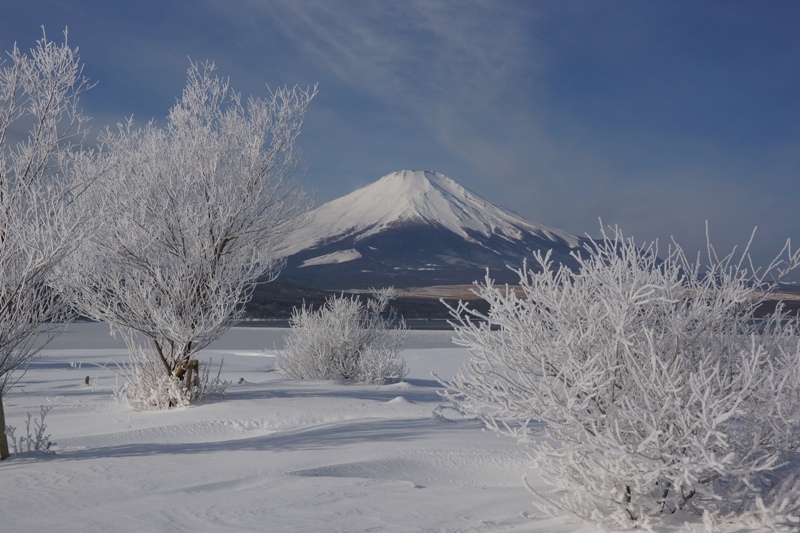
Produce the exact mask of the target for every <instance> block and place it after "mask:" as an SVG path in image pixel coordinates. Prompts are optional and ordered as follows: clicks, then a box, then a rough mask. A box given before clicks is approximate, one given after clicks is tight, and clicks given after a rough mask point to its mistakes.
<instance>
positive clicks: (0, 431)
mask: <svg viewBox="0 0 800 533" xmlns="http://www.w3.org/2000/svg"><path fill="white" fill-rule="evenodd" d="M9 455H11V454H10V453H9V451H8V438H7V437H6V415H5V412H4V411H3V393H2V392H0V461H2V460H3V459H5V458H7V457H8V456H9Z"/></svg>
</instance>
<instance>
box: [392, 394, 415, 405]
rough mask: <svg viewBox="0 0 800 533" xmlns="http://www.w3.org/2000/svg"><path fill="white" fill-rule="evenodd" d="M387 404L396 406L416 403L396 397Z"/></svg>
mask: <svg viewBox="0 0 800 533" xmlns="http://www.w3.org/2000/svg"><path fill="white" fill-rule="evenodd" d="M386 403H391V404H395V405H407V404H412V403H414V402H412V401H411V400H408V399H406V398H404V397H403V396H395V397H394V398H392V399H391V400H389V401H388V402H386Z"/></svg>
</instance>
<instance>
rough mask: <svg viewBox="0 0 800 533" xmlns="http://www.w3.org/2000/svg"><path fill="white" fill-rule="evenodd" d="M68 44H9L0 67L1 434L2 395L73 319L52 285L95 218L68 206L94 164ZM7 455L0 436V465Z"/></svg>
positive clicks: (82, 86) (78, 70)
mask: <svg viewBox="0 0 800 533" xmlns="http://www.w3.org/2000/svg"><path fill="white" fill-rule="evenodd" d="M66 37H67V34H66V32H65V33H64V43H63V44H57V43H54V42H52V41H48V40H47V37H46V36H43V37H42V38H41V39H40V40H39V41H38V42H37V45H36V47H35V48H33V49H32V50H31V51H30V53H29V54H24V53H22V52H21V51H20V50H19V49H18V48H17V47H16V46H15V47H14V49H13V50H12V51H11V52H10V53H9V54H8V55H9V60H8V62H7V63H0V429H2V428H4V427H5V422H4V416H3V407H2V405H3V404H2V401H3V396H4V395H5V394H6V393H7V392H8V391H9V390H10V389H11V387H12V386H13V385H14V383H15V382H16V381H17V380H18V379H19V378H20V376H21V375H22V372H17V373H15V372H14V371H15V370H18V369H24V368H25V367H26V366H27V364H28V362H29V361H30V360H31V358H32V357H33V356H34V355H36V354H37V353H38V352H39V351H40V350H41V348H42V347H43V346H44V345H45V344H46V341H47V340H49V338H51V337H52V335H54V334H55V333H57V332H58V331H59V330H60V329H61V327H62V325H63V321H65V320H67V319H68V318H69V317H70V316H71V312H70V310H69V307H68V306H67V305H66V304H65V302H64V300H63V299H61V298H59V297H58V296H57V295H56V293H55V292H54V291H53V289H52V287H51V285H50V282H51V280H52V274H53V271H54V269H55V268H56V267H57V265H58V264H59V263H60V262H61V261H62V260H63V259H64V258H65V257H67V256H68V255H69V254H70V253H71V252H72V251H73V250H74V249H75V248H76V247H77V246H78V245H79V244H80V242H81V241H82V239H83V238H84V237H85V236H86V234H87V231H88V228H89V224H88V223H87V220H88V219H89V217H90V216H91V214H92V213H94V212H95V210H94V209H90V210H78V209H76V208H75V204H74V200H75V199H76V198H78V197H80V196H81V195H82V194H83V192H84V191H85V188H86V187H87V186H88V184H89V183H90V182H91V180H92V176H93V174H92V173H85V172H75V171H73V169H74V167H76V166H78V167H80V166H83V165H84V163H85V162H86V161H88V160H91V158H92V154H90V153H87V152H84V151H82V150H81V143H82V142H83V139H84V134H85V128H84V124H85V122H86V120H88V119H87V117H85V116H84V115H83V114H82V113H81V111H80V109H79V107H78V99H79V96H80V94H81V93H83V92H84V91H85V90H87V89H88V88H89V87H90V84H89V82H88V81H87V79H86V78H84V77H83V74H82V66H81V64H80V61H79V58H78V54H77V49H73V48H70V47H69V45H68V44H67V38H66ZM97 169H98V170H99V169H100V167H97ZM40 334H44V335H42V336H40ZM8 453H9V450H8V445H7V440H6V437H5V434H4V433H2V432H0V459H5V458H6V457H7V456H8Z"/></svg>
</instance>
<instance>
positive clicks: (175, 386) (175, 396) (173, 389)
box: [115, 334, 230, 411]
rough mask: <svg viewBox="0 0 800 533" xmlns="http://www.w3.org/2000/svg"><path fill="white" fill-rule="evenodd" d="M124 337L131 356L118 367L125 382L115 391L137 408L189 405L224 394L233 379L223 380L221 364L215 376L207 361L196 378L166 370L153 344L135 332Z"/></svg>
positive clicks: (141, 409) (120, 399)
mask: <svg viewBox="0 0 800 533" xmlns="http://www.w3.org/2000/svg"><path fill="white" fill-rule="evenodd" d="M123 338H124V340H125V343H126V344H127V345H128V350H129V354H130V359H129V360H128V361H127V362H126V363H124V364H122V365H120V366H119V368H120V372H121V374H122V376H123V377H124V379H125V384H124V385H123V386H122V387H121V388H120V389H119V390H117V391H115V396H116V398H117V400H118V401H121V402H124V403H127V404H128V405H129V406H130V407H131V408H133V409H135V410H137V411H152V410H163V409H169V408H171V407H187V406H188V405H190V404H196V403H201V402H202V401H204V400H209V399H213V398H222V397H223V396H224V395H225V391H226V389H227V388H228V385H229V384H230V382H229V381H224V380H222V379H220V372H221V371H222V364H220V368H219V371H218V372H217V375H216V376H215V377H213V378H212V377H210V375H209V374H210V373H209V369H208V365H207V364H204V365H202V366H200V365H198V371H197V373H196V374H195V375H196V378H195V379H184V375H182V374H181V375H178V374H177V373H173V374H165V373H164V366H163V364H162V362H161V360H160V358H159V357H158V353H157V352H156V351H155V349H153V348H152V345H150V344H149V343H140V342H138V341H137V339H136V337H135V335H132V334H127V335H123ZM195 361H196V360H195Z"/></svg>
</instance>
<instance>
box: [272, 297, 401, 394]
mask: <svg viewBox="0 0 800 533" xmlns="http://www.w3.org/2000/svg"><path fill="white" fill-rule="evenodd" d="M395 295H396V292H395V291H394V289H393V288H388V289H380V290H376V291H373V294H372V297H371V298H368V299H367V300H366V301H364V300H362V299H360V298H358V297H357V296H351V297H346V296H344V295H342V296H332V297H330V298H328V299H327V300H326V301H325V304H324V305H323V306H321V307H320V308H319V309H317V310H316V311H315V310H313V309H312V308H311V307H310V306H308V307H306V306H302V307H300V308H295V309H294V311H293V312H292V319H291V326H292V331H291V333H290V334H289V335H288V336H286V337H285V342H286V349H285V350H284V351H282V352H280V354H279V355H278V361H277V364H278V368H279V370H280V371H281V372H283V373H284V374H286V375H287V376H289V377H291V378H294V379H351V380H353V381H362V382H367V383H375V384H384V383H396V382H397V381H400V380H401V379H403V378H404V377H405V375H406V374H407V372H408V371H407V369H406V366H405V362H404V361H402V360H400V359H399V358H398V354H399V352H400V349H401V348H402V345H403V342H404V341H405V323H404V322H403V321H402V320H400V321H399V322H398V321H396V320H395V318H396V317H395V315H394V312H393V311H387V308H388V305H389V301H390V300H392V299H393V298H394V297H395Z"/></svg>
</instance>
